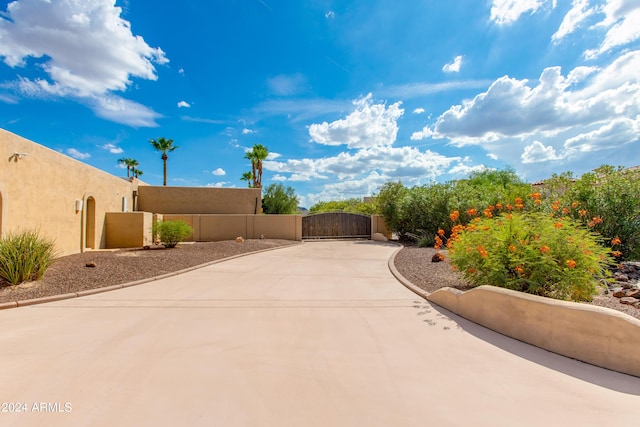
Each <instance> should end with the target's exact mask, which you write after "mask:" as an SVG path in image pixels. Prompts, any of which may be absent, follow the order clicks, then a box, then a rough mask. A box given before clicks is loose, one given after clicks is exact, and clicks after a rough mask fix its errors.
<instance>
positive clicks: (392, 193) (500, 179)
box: [377, 169, 531, 243]
mask: <svg viewBox="0 0 640 427" xmlns="http://www.w3.org/2000/svg"><path fill="white" fill-rule="evenodd" d="M530 192H531V186H530V185H528V184H525V183H523V182H522V180H521V179H520V178H519V177H518V176H517V175H516V173H515V172H514V171H513V170H512V169H505V170H483V171H478V172H474V173H472V174H471V175H470V176H469V178H467V179H463V180H459V181H451V182H448V183H444V184H440V183H433V184H430V185H422V186H414V187H411V188H406V187H405V186H404V185H402V183H400V182H397V183H387V184H385V185H384V186H382V187H381V189H380V191H379V193H378V195H377V203H378V210H379V212H380V214H381V215H382V216H383V218H384V220H385V223H386V224H387V227H389V229H390V230H391V231H392V232H394V233H396V234H397V235H398V236H399V237H400V238H401V239H402V238H405V237H408V238H412V239H414V240H418V239H415V237H412V236H421V235H422V234H424V235H425V236H426V237H424V238H420V239H419V240H421V241H423V242H425V243H426V242H433V237H432V236H433V235H434V234H435V233H436V232H437V231H438V230H439V229H443V230H445V231H446V232H447V233H448V232H450V230H451V222H450V221H449V213H450V212H451V211H452V210H458V211H459V212H460V218H459V220H460V221H461V222H462V223H464V224H466V223H467V222H468V221H469V220H470V219H471V218H472V216H470V215H468V214H467V211H468V210H469V207H470V206H478V207H480V206H489V205H495V204H497V203H498V202H499V201H500V200H507V199H515V198H516V197H525V196H526V195H528V194H529V193H530ZM478 209H479V208H478Z"/></svg>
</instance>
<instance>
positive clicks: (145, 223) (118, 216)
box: [105, 212, 153, 248]
mask: <svg viewBox="0 0 640 427" xmlns="http://www.w3.org/2000/svg"><path fill="white" fill-rule="evenodd" d="M152 225H153V214H152V213H151V212H107V213H106V219H105V234H106V237H107V241H106V247H107V248H135V247H142V246H146V245H150V244H151V243H153V241H152V238H151V227H152Z"/></svg>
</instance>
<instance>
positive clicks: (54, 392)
mask: <svg viewBox="0 0 640 427" xmlns="http://www.w3.org/2000/svg"><path fill="white" fill-rule="evenodd" d="M396 249H397V247H396V246H393V245H390V244H380V243H372V242H357V241H349V242H344V241H330V242H309V243H305V244H303V245H300V246H293V247H289V248H285V249H279V250H275V251H269V252H263V253H259V254H254V255H250V256H248V257H242V258H237V259H233V260H229V261H225V262H222V263H219V264H214V265H211V266H208V267H204V268H202V269H198V270H194V271H191V272H189V273H185V274H182V275H178V276H174V277H171V278H166V279H162V280H158V281H154V282H150V283H148V284H144V285H140V286H135V287H129V288H125V289H122V290H118V291H113V292H108V293H103V294H97V295H93V296H89V297H84V298H76V299H71V300H65V301H59V302H55V303H48V304H42V305H38V306H30V307H23V308H17V309H11V310H5V311H2V312H0V325H1V328H0V400H1V401H2V402H3V407H2V408H0V409H1V410H11V409H12V408H13V410H14V411H15V410H16V408H17V406H16V404H20V405H21V406H20V409H26V412H21V413H16V412H13V413H7V412H0V425H2V426H9V425H17V426H18V425H30V426H44V425H47V426H89V425H91V426H115V425H119V426H178V425H180V426H197V425H202V426H236V425H239V426H394V427H395V426H467V425H469V426H471V425H473V426H516V425H517V426H540V425H546V426H571V425H579V426H604V425H616V426H631V425H639V421H638V420H640V416H639V412H638V408H639V407H640V378H635V377H630V376H627V375H623V374H619V373H615V372H611V371H607V370H604V369H600V368H596V367H593V366H590V365H586V364H583V363H580V362H577V361H574V360H570V359H567V358H564V357H561V356H558V355H555V354H552V353H549V352H546V351H543V350H540V349H537V348H534V347H531V346H528V345H526V344H523V343H520V342H517V341H514V340H512V339H509V338H506V337H504V336H502V335H499V334H496V333H493V332H491V331H489V330H487V329H484V328H481V327H479V326H477V325H475V324H473V323H470V322H467V321H465V320H464V319H461V318H459V317H456V316H455V315H453V314H451V313H449V312H446V311H444V310H442V309H439V308H437V306H431V305H429V304H428V303H427V302H425V301H424V300H422V299H420V298H418V297H416V296H415V295H414V294H413V293H411V292H410V291H408V290H407V289H405V288H404V287H403V286H402V285H401V284H400V283H399V282H397V281H396V279H395V278H394V277H393V276H392V275H391V274H390V273H389V270H388V267H387V261H388V259H389V257H390V256H391V255H392V254H393V252H394V251H395V250H396ZM496 309H499V308H497V307H496ZM9 403H11V404H13V406H11V405H9ZM23 403H24V404H25V405H24V406H23V405H22V404H23ZM65 405H66V406H65ZM35 409H38V410H39V412H38V411H35Z"/></svg>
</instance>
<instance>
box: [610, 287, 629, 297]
mask: <svg viewBox="0 0 640 427" xmlns="http://www.w3.org/2000/svg"><path fill="white" fill-rule="evenodd" d="M611 295H613V296H614V297H616V298H622V297H626V296H627V291H625V290H624V289H618V290H616V291H614V292H613V293H612V294H611Z"/></svg>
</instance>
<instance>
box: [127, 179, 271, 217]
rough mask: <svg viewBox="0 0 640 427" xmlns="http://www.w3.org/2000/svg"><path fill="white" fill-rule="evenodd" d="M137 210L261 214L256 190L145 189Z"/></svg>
mask: <svg viewBox="0 0 640 427" xmlns="http://www.w3.org/2000/svg"><path fill="white" fill-rule="evenodd" d="M136 210H139V211H143V212H153V213H160V214H257V213H260V212H262V191H261V190H260V189H259V188H208V187H162V186H150V185H149V186H144V187H140V189H139V192H138V205H137V208H136Z"/></svg>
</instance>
